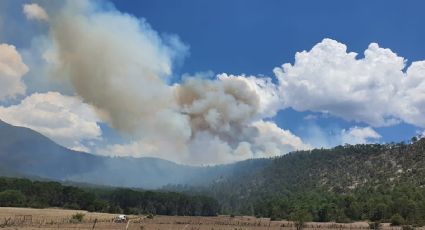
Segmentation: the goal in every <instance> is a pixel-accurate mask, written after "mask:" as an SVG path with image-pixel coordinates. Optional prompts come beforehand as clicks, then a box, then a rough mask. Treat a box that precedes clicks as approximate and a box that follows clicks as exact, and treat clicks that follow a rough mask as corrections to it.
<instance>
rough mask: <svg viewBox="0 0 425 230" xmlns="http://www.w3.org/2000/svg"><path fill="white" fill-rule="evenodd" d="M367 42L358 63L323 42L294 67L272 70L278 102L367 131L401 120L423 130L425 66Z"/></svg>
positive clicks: (299, 55)
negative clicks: (369, 127)
mask: <svg viewBox="0 0 425 230" xmlns="http://www.w3.org/2000/svg"><path fill="white" fill-rule="evenodd" d="M405 63H406V60H405V59H404V58H403V57H400V56H398V55H397V54H396V53H394V52H392V51H391V50H390V49H384V48H381V47H379V46H378V44H376V43H371V44H370V45H369V47H368V48H367V49H366V51H365V52H364V58H357V54H356V53H354V52H347V47H346V46H345V45H344V44H342V43H339V42H337V41H334V40H331V39H324V40H323V41H322V42H320V43H318V44H317V45H315V46H314V47H313V48H312V49H311V50H310V51H303V52H299V53H297V54H296V55H295V63H294V64H289V63H286V64H284V65H282V67H280V68H275V69H274V73H275V74H276V76H277V78H278V79H279V85H280V92H281V96H282V100H283V102H284V104H285V106H286V107H292V108H294V109H295V110H298V111H308V110H309V111H316V112H325V113H329V114H332V115H335V116H339V117H342V118H344V119H346V120H354V121H359V122H365V123H368V124H370V125H372V126H386V125H392V124H395V123H397V122H400V121H404V122H407V123H410V124H413V125H416V126H420V127H425V117H424V115H423V114H425V113H424V112H425V96H424V95H425V74H424V73H425V72H424V70H425V64H424V62H423V61H419V62H413V63H412V65H411V66H409V67H408V69H407V71H406V72H403V69H404V68H405Z"/></svg>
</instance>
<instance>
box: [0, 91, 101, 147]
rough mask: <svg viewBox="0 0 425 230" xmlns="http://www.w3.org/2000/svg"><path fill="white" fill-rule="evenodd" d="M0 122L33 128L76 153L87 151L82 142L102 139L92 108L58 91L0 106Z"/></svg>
mask: <svg viewBox="0 0 425 230" xmlns="http://www.w3.org/2000/svg"><path fill="white" fill-rule="evenodd" d="M0 119H1V120H3V121H5V122H7V123H9V124H12V125H15V126H23V127H28V128H31V129H33V130H35V131H38V132H40V133H42V134H43V135H45V136H47V137H49V138H51V139H52V140H54V141H56V142H57V143H59V144H61V145H63V146H66V147H69V148H72V149H75V150H83V151H87V150H89V149H88V147H87V146H85V145H84V143H83V141H85V140H95V139H99V138H100V137H101V129H100V127H99V125H98V124H97V122H98V121H99V119H98V118H97V116H96V114H95V112H94V111H93V108H92V107H91V106H89V105H87V104H85V103H83V102H82V101H81V100H80V99H79V98H77V97H72V96H65V95H62V94H60V93H57V92H48V93H35V94H32V95H30V96H28V97H26V98H25V99H23V100H22V101H21V102H20V103H19V104H17V105H11V106H8V107H3V106H0Z"/></svg>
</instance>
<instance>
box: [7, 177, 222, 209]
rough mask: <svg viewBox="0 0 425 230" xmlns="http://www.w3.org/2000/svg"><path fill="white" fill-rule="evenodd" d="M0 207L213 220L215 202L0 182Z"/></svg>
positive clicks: (166, 194) (12, 180) (13, 180)
mask: <svg viewBox="0 0 425 230" xmlns="http://www.w3.org/2000/svg"><path fill="white" fill-rule="evenodd" d="M0 206H2V207H32V208H47V207H62V208H66V209H81V210H87V211H96V212H109V213H125V214H154V215H182V216H184V215H190V216H214V215H217V213H218V211H219V209H220V208H219V204H218V202H217V201H216V200H215V199H213V198H210V197H206V196H202V195H193V196H191V195H185V194H181V193H176V192H157V191H138V190H132V189H122V188H118V189H112V188H79V187H75V186H65V185H62V184H60V183H58V182H43V181H31V180H28V179H17V178H0Z"/></svg>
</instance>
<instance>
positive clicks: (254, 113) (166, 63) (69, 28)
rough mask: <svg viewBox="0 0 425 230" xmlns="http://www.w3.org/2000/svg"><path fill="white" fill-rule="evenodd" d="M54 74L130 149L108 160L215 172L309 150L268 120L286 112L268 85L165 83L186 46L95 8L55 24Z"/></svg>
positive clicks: (64, 12)
mask: <svg viewBox="0 0 425 230" xmlns="http://www.w3.org/2000/svg"><path fill="white" fill-rule="evenodd" d="M48 23H49V25H50V36H51V39H52V41H53V43H54V45H53V47H55V49H54V50H55V52H56V54H54V55H53V56H54V57H56V58H57V60H55V63H57V70H56V72H57V74H58V75H60V76H66V77H67V78H69V80H70V82H71V83H72V85H73V87H74V88H75V92H76V93H77V94H78V95H79V96H80V97H81V98H82V99H83V100H84V102H85V103H89V104H91V105H92V106H94V107H95V108H96V111H97V113H98V116H99V117H101V119H103V120H104V121H106V122H108V123H109V124H110V125H111V126H112V127H113V128H115V129H117V130H119V131H121V132H122V133H125V134H127V135H129V136H130V137H131V139H132V140H133V141H131V142H130V143H128V144H117V145H111V146H107V147H106V148H100V149H99V150H98V152H99V153H102V154H117V153H118V154H119V155H131V156H155V157H162V158H167V159H171V160H175V161H179V162H185V163H189V164H215V163H225V162H231V161H235V160H242V159H247V158H253V157H262V156H270V155H278V154H283V153H285V152H288V151H292V150H296V149H305V148H308V146H307V145H305V144H303V143H302V142H301V140H300V139H299V138H298V137H296V136H294V135H293V134H292V133H290V132H289V131H284V130H281V129H280V128H279V127H277V126H276V125H274V124H273V123H271V122H269V121H268V122H264V121H263V119H266V118H269V117H273V116H274V115H275V114H276V112H277V111H278V109H279V107H280V103H281V102H280V99H279V93H278V88H277V86H276V85H275V84H273V83H272V81H271V79H268V78H257V77H253V76H250V77H246V76H243V75H242V76H232V75H227V74H221V75H219V76H217V78H216V79H213V80H206V79H197V78H191V77H188V78H186V79H185V80H184V81H183V82H182V83H180V84H174V85H170V84H168V83H167V82H168V79H167V78H168V77H169V76H171V75H172V70H173V63H175V61H176V60H177V59H179V58H181V57H182V56H184V55H185V51H186V50H187V47H186V46H185V45H184V44H182V43H181V42H180V41H179V40H178V38H176V37H172V38H171V39H170V38H169V39H164V38H161V37H160V36H159V35H158V34H157V33H156V32H155V31H154V30H153V29H152V28H151V27H150V26H149V25H148V24H147V23H146V22H145V21H144V20H142V19H137V18H135V17H133V16H130V15H128V14H123V13H120V12H118V11H117V10H114V9H110V8H107V9H105V8H104V7H102V6H99V5H96V3H93V2H89V1H68V2H67V4H65V6H64V7H63V9H61V10H60V11H59V12H58V13H56V14H52V15H50V18H49V22H48Z"/></svg>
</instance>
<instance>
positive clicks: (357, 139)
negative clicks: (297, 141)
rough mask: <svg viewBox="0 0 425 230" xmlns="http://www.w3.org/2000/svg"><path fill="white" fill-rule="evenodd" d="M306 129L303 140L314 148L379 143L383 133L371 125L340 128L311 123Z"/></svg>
mask: <svg viewBox="0 0 425 230" xmlns="http://www.w3.org/2000/svg"><path fill="white" fill-rule="evenodd" d="M304 131H305V137H304V139H303V141H304V142H305V143H308V144H309V145H311V146H312V147H314V148H332V147H334V146H337V145H344V144H351V145H355V144H369V143H377V142H379V140H380V139H381V135H380V134H379V133H377V132H376V131H375V130H374V129H373V128H371V127H369V126H366V127H358V126H354V127H350V128H348V129H340V128H335V127H319V126H317V125H316V124H310V125H308V126H307V127H305V128H304Z"/></svg>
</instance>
